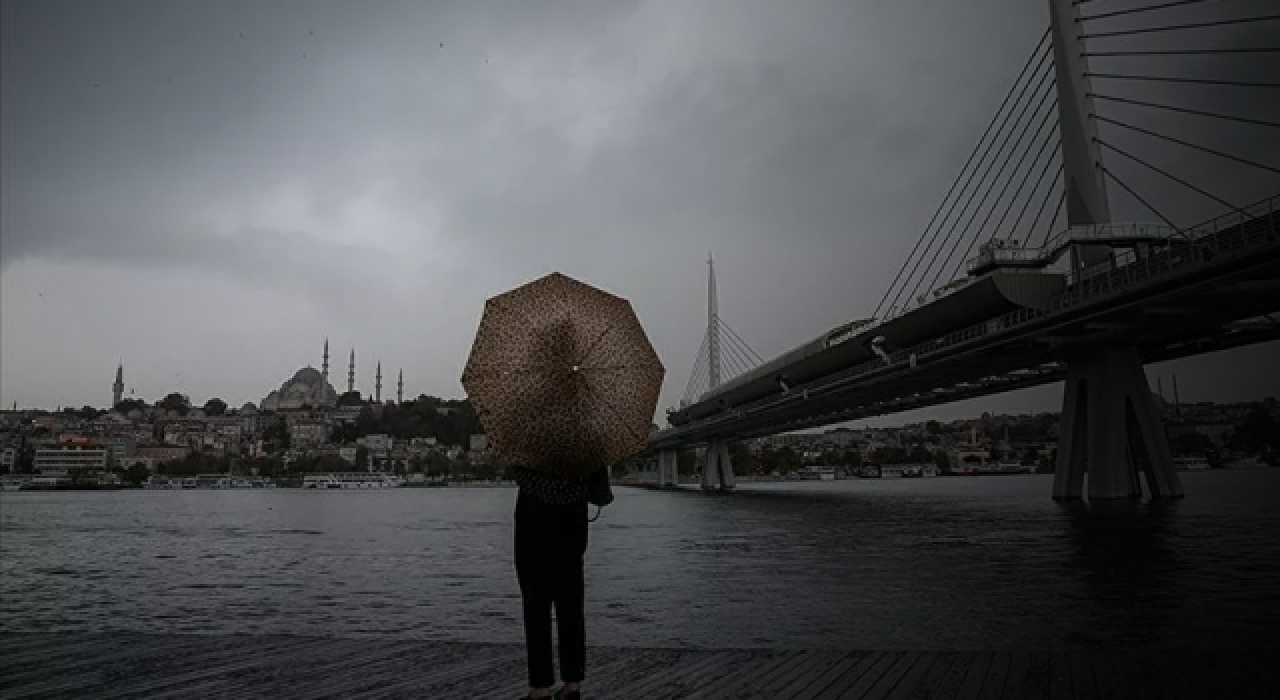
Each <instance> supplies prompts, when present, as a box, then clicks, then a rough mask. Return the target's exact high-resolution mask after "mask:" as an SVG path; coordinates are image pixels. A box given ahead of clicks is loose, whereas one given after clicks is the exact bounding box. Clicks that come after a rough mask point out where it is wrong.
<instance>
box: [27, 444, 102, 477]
mask: <svg viewBox="0 0 1280 700" xmlns="http://www.w3.org/2000/svg"><path fill="white" fill-rule="evenodd" d="M110 460H111V451H110V450H109V449H107V448H105V447H99V446H96V445H92V444H90V443H88V442H68V443H64V444H61V445H58V446H57V447H44V448H41V449H38V450H36V459H35V468H36V471H37V472H40V474H41V475H42V476H51V477H66V476H74V475H78V474H87V473H90V472H101V471H106V470H107V467H108V466H109V465H110Z"/></svg>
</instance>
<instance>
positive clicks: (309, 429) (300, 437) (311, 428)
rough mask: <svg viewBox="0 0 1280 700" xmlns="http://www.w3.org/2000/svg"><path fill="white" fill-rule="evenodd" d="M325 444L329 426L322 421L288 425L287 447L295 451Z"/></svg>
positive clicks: (327, 439)
mask: <svg viewBox="0 0 1280 700" xmlns="http://www.w3.org/2000/svg"><path fill="white" fill-rule="evenodd" d="M327 442H329V424H328V423H326V422H324V421H319V420H305V421H294V422H292V423H291V424H290V425H289V445H290V446H291V447H292V448H294V449H296V450H305V449H308V448H313V447H320V446H321V445H324V444H325V443H327Z"/></svg>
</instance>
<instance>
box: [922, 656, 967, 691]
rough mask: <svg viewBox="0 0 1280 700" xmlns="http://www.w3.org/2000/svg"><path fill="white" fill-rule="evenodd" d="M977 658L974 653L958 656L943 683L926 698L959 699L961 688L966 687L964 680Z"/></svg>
mask: <svg viewBox="0 0 1280 700" xmlns="http://www.w3.org/2000/svg"><path fill="white" fill-rule="evenodd" d="M975 658H976V655H975V654H972V653H964V654H956V658H955V660H954V661H952V662H951V668H949V669H947V672H946V674H944V675H943V676H942V682H940V683H938V687H937V688H935V689H934V690H933V691H932V692H930V693H929V694H928V695H926V696H925V697H926V698H928V699H929V700H939V699H940V698H955V697H959V696H960V687H961V686H963V685H964V679H965V677H966V676H967V675H969V667H970V666H972V665H973V661H974V659H975Z"/></svg>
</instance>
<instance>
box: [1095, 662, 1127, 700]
mask: <svg viewBox="0 0 1280 700" xmlns="http://www.w3.org/2000/svg"><path fill="white" fill-rule="evenodd" d="M1084 656H1085V658H1087V659H1089V668H1091V669H1093V681H1094V685H1095V686H1096V687H1097V690H1098V697H1099V698H1101V700H1127V699H1128V698H1130V697H1133V696H1132V695H1126V694H1125V693H1124V692H1123V690H1122V683H1123V680H1122V679H1121V678H1120V671H1119V670H1117V668H1116V664H1115V657H1116V653H1115V652H1091V653H1087V654H1085V655H1084Z"/></svg>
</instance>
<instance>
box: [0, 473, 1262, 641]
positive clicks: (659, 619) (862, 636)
mask: <svg viewBox="0 0 1280 700" xmlns="http://www.w3.org/2000/svg"><path fill="white" fill-rule="evenodd" d="M1183 477H1184V483H1185V485H1186V487H1187V491H1188V493H1189V496H1188V498H1187V499H1185V500H1182V501H1178V502H1171V503H1149V502H1148V503H1129V502H1125V503H1120V504H1110V505H1107V506H1106V507H1100V506H1092V507H1090V506H1085V505H1081V504H1077V505H1075V506H1064V505H1059V504H1056V503H1054V502H1053V501H1052V500H1051V499H1050V498H1049V492H1050V484H1051V477H1043V476H1015V477H990V478H971V479H963V478H941V479H925V480H908V481H887V480H886V481H867V480H861V481H848V482H835V483H808V484H778V485H769V486H755V487H748V490H744V491H743V492H740V493H738V494H735V495H734V496H733V497H728V498H725V497H713V496H703V495H702V494H698V493H676V494H672V493H659V492H650V491H643V490H633V489H625V488H624V489H618V494H617V495H618V500H617V502H616V503H615V504H614V505H613V506H611V507H610V508H609V509H607V510H606V512H605V515H604V517H603V518H602V519H601V520H600V521H599V522H597V523H595V524H593V525H592V529H591V546H590V549H589V551H588V563H587V566H588V574H587V576H588V581H587V586H588V599H589V600H588V634H589V637H590V642H591V643H594V644H610V645H624V646H630V645H636V646H655V645H661V646H669V645H679V646H702V647H721V646H734V647H745V646H770V647H839V648H870V649H884V648H893V649H1011V648H1014V649H1058V648H1064V647H1101V646H1115V645H1130V644H1135V645H1142V646H1144V647H1163V646H1181V647H1191V648H1202V649H1203V648H1215V649H1227V648H1249V649H1257V648H1259V647H1264V646H1266V647H1270V648H1275V647H1277V646H1278V645H1280V642H1277V630H1280V537H1278V535H1280V508H1277V507H1276V505H1277V502H1278V501H1277V496H1280V470H1272V471H1250V472H1246V471H1235V472H1215V473H1198V474H1184V475H1183ZM514 498H515V492H514V490H510V489H398V490H389V491H369V492H341V493H335V492H307V491H296V490H288V489H274V490H263V491H122V492H81V493H65V492H64V493H27V492H18V493H14V492H8V493H4V494H3V495H0V631H31V630H86V629H94V630H98V629H104V628H107V629H111V628H115V629H129V630H139V631H162V632H183V631H186V632H202V633H228V632H238V633H287V634H303V635H336V636H360V635H386V636H397V637H414V638H434V639H459V640H470V641H506V642H518V641H520V640H521V638H522V637H521V628H520V623H519V612H520V607H519V597H518V590H517V587H516V582H515V576H514V573H513V570H512V554H511V540H512V535H511V522H512V510H513V504H514Z"/></svg>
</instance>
